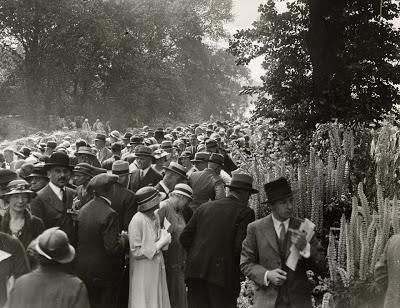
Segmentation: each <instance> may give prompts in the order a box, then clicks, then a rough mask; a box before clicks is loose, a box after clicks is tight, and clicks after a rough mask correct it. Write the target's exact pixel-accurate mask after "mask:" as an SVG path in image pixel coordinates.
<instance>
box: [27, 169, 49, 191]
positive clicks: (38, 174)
mask: <svg viewBox="0 0 400 308" xmlns="http://www.w3.org/2000/svg"><path fill="white" fill-rule="evenodd" d="M27 180H28V182H29V184H30V189H31V190H32V191H34V192H38V191H39V190H41V189H42V188H43V187H45V186H46V185H47V184H48V183H49V177H48V176H47V172H46V170H45V169H44V164H43V163H37V164H35V165H34V166H33V171H32V173H31V174H30V175H28V176H27Z"/></svg>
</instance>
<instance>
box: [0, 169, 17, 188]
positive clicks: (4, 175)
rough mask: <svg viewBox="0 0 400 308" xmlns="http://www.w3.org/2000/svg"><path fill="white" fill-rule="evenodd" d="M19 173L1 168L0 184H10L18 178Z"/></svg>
mask: <svg viewBox="0 0 400 308" xmlns="http://www.w3.org/2000/svg"><path fill="white" fill-rule="evenodd" d="M17 178H18V175H17V173H16V172H14V171H12V170H9V169H0V185H1V184H3V185H4V184H8V183H9V182H11V181H13V180H16V179H17Z"/></svg>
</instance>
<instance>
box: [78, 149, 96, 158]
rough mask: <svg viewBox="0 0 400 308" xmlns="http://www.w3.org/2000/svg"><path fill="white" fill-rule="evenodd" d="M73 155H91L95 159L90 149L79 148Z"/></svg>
mask: <svg viewBox="0 0 400 308" xmlns="http://www.w3.org/2000/svg"><path fill="white" fill-rule="evenodd" d="M75 155H91V156H94V157H96V154H94V153H93V151H92V148H91V147H79V150H78V152H76V153H75Z"/></svg>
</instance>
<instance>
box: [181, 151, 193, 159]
mask: <svg viewBox="0 0 400 308" xmlns="http://www.w3.org/2000/svg"><path fill="white" fill-rule="evenodd" d="M179 158H189V159H190V158H192V152H190V151H183V152H182V153H181V155H179Z"/></svg>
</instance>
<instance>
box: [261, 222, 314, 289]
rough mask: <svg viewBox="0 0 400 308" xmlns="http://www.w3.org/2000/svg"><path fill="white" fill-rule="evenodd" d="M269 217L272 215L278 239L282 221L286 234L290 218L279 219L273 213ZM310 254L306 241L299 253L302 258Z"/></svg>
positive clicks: (267, 281)
mask: <svg viewBox="0 0 400 308" xmlns="http://www.w3.org/2000/svg"><path fill="white" fill-rule="evenodd" d="M271 217H272V222H273V224H274V229H275V232H276V235H277V237H278V238H279V239H280V234H281V224H282V223H283V225H284V226H285V230H286V234H287V231H288V229H289V222H290V218H288V219H286V220H285V221H279V220H278V219H276V218H275V217H274V215H273V214H271ZM310 254H311V246H310V243H307V245H306V247H305V248H304V249H303V250H302V251H300V255H301V256H302V257H303V258H305V259H308V258H309V257H310ZM269 283H270V281H269V280H268V270H267V271H266V272H265V274H264V284H265V285H266V286H268V285H269Z"/></svg>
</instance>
